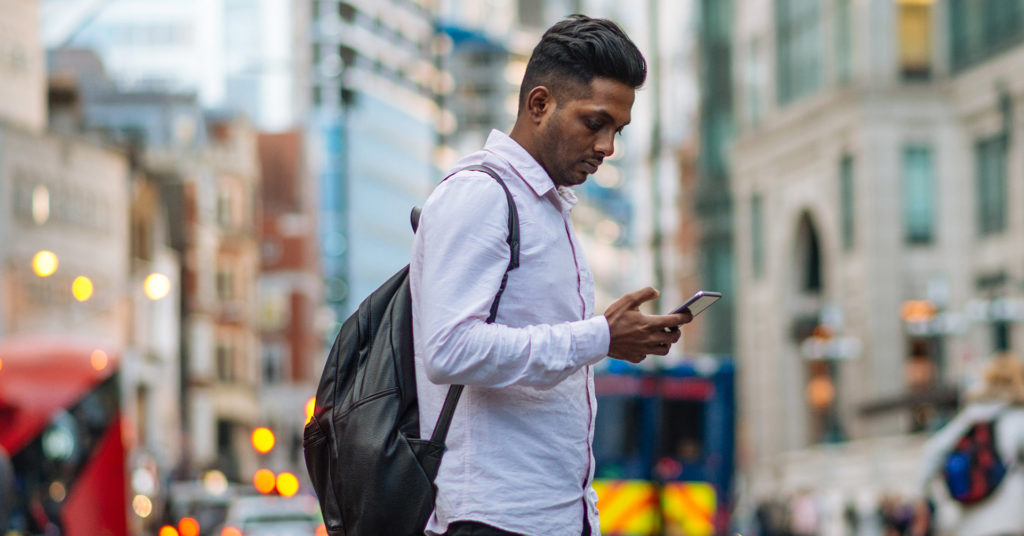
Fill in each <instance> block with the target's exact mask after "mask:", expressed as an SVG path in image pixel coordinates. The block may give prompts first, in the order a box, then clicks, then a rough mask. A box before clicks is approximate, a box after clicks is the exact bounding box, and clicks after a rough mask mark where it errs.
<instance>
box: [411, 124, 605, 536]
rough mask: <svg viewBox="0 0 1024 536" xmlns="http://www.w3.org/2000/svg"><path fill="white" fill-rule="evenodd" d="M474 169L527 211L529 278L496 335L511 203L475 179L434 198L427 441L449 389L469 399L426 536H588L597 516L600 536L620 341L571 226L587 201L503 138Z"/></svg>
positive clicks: (425, 301)
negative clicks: (604, 391)
mask: <svg viewBox="0 0 1024 536" xmlns="http://www.w3.org/2000/svg"><path fill="white" fill-rule="evenodd" d="M470 164H485V165H487V166H489V167H491V168H492V169H494V170H495V171H496V172H497V173H498V175H499V176H501V177H503V178H504V179H505V184H506V185H508V188H509V190H511V192H512V195H513V197H514V198H515V201H516V205H517V208H518V211H519V226H520V238H521V246H520V254H519V255H520V259H519V261H520V266H519V268H517V269H515V270H512V271H511V272H509V279H508V286H507V287H506V289H505V293H504V294H503V295H502V298H501V304H500V305H499V307H498V316H497V320H496V322H495V323H494V324H487V323H486V322H485V321H486V319H487V316H488V314H489V312H490V306H491V301H492V300H493V298H494V295H495V293H496V292H497V290H498V286H499V284H500V282H501V276H502V274H503V273H504V272H505V268H506V266H507V265H508V262H509V247H508V244H506V242H505V239H506V237H507V236H508V208H507V206H508V205H507V202H506V200H505V193H504V191H503V190H502V189H501V186H500V185H499V184H498V183H497V182H495V181H494V179H492V178H491V177H489V176H488V175H486V174H484V173H481V172H476V171H465V172H460V173H458V174H456V175H454V176H452V177H451V178H449V179H448V180H446V181H444V182H442V183H441V184H440V185H439V186H438V187H437V188H436V189H435V190H434V192H433V194H431V196H430V198H429V199H428V200H427V202H426V204H425V205H424V207H423V213H422V216H421V219H420V227H419V231H417V233H416V239H415V242H414V244H413V253H412V261H411V271H410V278H411V281H410V282H411V288H412V300H413V333H414V340H415V346H416V381H417V389H418V392H419V403H420V432H421V433H422V434H423V436H422V437H429V436H430V433H431V432H432V431H433V428H434V424H435V422H436V420H437V416H438V414H439V413H440V408H441V406H442V405H443V403H444V397H445V395H446V394H447V392H448V385H449V384H463V385H467V386H468V387H467V388H466V389H465V390H464V391H463V393H462V398H461V399H460V401H459V405H458V409H457V410H456V411H455V417H454V419H453V420H452V425H451V429H450V431H449V434H448V440H447V445H448V450H447V452H446V453H445V455H444V458H443V460H442V462H441V469H440V473H439V474H438V477H437V488H438V493H437V500H436V503H435V504H436V506H435V510H434V514H433V515H432V516H431V518H430V521H429V522H428V524H427V531H428V532H429V533H443V532H444V531H445V530H446V529H447V527H448V524H449V523H451V522H454V521H479V522H482V523H487V524H489V525H493V526H495V527H498V528H501V529H504V530H508V531H512V532H516V533H521V534H536V535H545V536H547V535H555V534H557V535H568V534H579V533H580V531H581V530H582V528H583V516H584V507H585V508H586V509H587V510H586V515H587V516H588V518H589V520H590V525H591V528H592V530H593V533H594V534H598V533H599V528H598V520H597V509H596V507H595V503H596V501H597V495H596V494H595V493H594V491H593V489H592V488H591V481H592V480H593V478H594V458H593V452H592V449H591V445H592V442H593V438H594V416H595V413H596V410H597V399H596V398H595V396H594V379H593V372H592V371H591V367H590V365H592V364H594V363H596V362H597V361H599V360H601V359H602V358H603V357H604V356H605V355H606V354H607V353H608V345H609V342H610V336H609V331H608V322H607V321H606V320H605V318H604V317H603V316H593V314H594V312H593V308H594V280H593V276H592V275H591V273H590V270H589V269H588V268H587V263H586V260H585V259H584V258H583V252H582V251H580V245H579V241H578V240H577V239H576V235H575V232H574V231H573V228H572V224H571V223H570V221H569V210H570V209H571V208H572V206H573V205H574V204H575V202H576V197H575V195H574V194H573V193H572V192H571V191H570V190H569V189H566V188H556V187H555V185H554V183H553V182H552V180H551V178H550V177H549V176H548V174H547V172H545V171H544V168H542V167H541V166H540V164H538V163H537V161H536V160H534V159H533V157H532V156H530V154H529V153H527V152H526V150H525V149H523V148H522V146H520V145H519V144H518V143H517V142H516V141H515V140H513V139H512V138H510V137H508V136H507V135H505V134H503V133H501V132H498V131H492V132H491V134H490V136H489V137H488V139H487V143H486V145H485V146H484V149H483V150H482V151H479V152H477V153H474V154H471V155H469V156H467V157H465V158H463V159H462V160H460V161H459V162H458V163H457V164H456V166H455V167H456V168H458V167H463V166H466V165H470Z"/></svg>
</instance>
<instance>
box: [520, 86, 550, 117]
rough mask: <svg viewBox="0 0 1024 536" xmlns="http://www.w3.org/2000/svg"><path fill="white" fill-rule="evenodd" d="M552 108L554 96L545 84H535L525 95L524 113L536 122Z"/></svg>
mask: <svg viewBox="0 0 1024 536" xmlns="http://www.w3.org/2000/svg"><path fill="white" fill-rule="evenodd" d="M554 108H555V98H554V96H553V95H551V91H550V90H548V88H547V87H545V86H537V87H535V88H533V89H531V90H530V92H529V93H528V94H527V95H526V113H527V115H528V116H529V117H530V120H531V121H533V122H534V123H536V124H540V123H541V122H542V121H543V120H544V117H545V116H547V115H548V114H549V113H550V112H551V110H554Z"/></svg>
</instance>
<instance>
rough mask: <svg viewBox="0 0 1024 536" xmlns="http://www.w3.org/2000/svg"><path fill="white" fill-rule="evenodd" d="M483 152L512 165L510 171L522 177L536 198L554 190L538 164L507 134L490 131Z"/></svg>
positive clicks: (551, 182)
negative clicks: (494, 155)
mask: <svg viewBox="0 0 1024 536" xmlns="http://www.w3.org/2000/svg"><path fill="white" fill-rule="evenodd" d="M484 150H486V151H490V152H492V153H494V154H496V155H498V156H500V157H502V158H504V159H505V160H507V161H508V163H509V164H511V165H512V169H513V170H515V172H516V173H518V174H519V176H520V177H522V179H523V181H524V182H526V184H527V185H529V187H530V189H531V190H533V193H534V194H536V195H537V197H544V196H545V195H547V193H548V192H550V191H551V190H553V189H554V188H555V181H553V180H551V177H550V176H549V175H548V172H547V171H545V170H544V167H543V166H541V165H540V162H537V159H536V158H534V157H533V155H531V154H530V153H529V152H527V151H526V149H524V148H523V146H522V145H519V142H517V141H516V140H514V139H512V138H511V137H510V136H509V135H508V134H505V133H504V132H501V131H500V130H492V131H491V133H490V135H488V136H487V143H485V144H484Z"/></svg>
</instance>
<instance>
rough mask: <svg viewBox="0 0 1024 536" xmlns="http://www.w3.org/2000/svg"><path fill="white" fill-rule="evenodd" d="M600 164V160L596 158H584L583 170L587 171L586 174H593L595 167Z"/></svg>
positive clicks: (595, 170) (595, 171)
mask: <svg viewBox="0 0 1024 536" xmlns="http://www.w3.org/2000/svg"><path fill="white" fill-rule="evenodd" d="M600 165H601V162H599V161H597V160H584V161H583V170H584V171H586V172H587V175H593V174H594V173H597V168H598V166H600Z"/></svg>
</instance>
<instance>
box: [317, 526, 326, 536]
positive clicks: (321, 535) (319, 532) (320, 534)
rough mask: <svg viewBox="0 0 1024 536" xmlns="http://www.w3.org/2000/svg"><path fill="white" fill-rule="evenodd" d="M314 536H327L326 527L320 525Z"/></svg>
mask: <svg viewBox="0 0 1024 536" xmlns="http://www.w3.org/2000/svg"><path fill="white" fill-rule="evenodd" d="M316 536H327V526H326V525H324V524H323V523H320V526H318V527H317V528H316Z"/></svg>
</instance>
